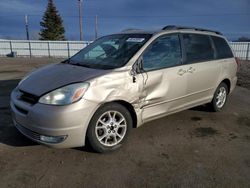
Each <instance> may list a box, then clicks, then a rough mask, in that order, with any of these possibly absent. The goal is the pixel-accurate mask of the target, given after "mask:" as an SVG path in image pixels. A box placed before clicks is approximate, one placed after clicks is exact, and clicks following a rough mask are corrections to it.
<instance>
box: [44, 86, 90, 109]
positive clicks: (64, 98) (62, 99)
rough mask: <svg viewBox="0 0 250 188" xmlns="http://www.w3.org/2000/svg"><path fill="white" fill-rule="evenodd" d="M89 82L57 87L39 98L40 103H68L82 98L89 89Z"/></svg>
mask: <svg viewBox="0 0 250 188" xmlns="http://www.w3.org/2000/svg"><path fill="white" fill-rule="evenodd" d="M88 87H89V83H76V84H71V85H67V86H65V87H62V88H59V89H56V90H54V91H52V92H50V93H48V94H46V95H44V96H42V97H41V98H40V99H39V103H42V104H52V105H66V104H71V103H74V102H76V101H78V100H80V99H81V98H82V96H83V95H84V93H85V92H86V91H87V89H88Z"/></svg>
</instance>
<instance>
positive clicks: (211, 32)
mask: <svg viewBox="0 0 250 188" xmlns="http://www.w3.org/2000/svg"><path fill="white" fill-rule="evenodd" d="M170 32H171V33H172V32H181V33H196V34H206V35H214V36H219V37H223V35H222V33H220V32H218V31H214V30H209V29H203V28H196V27H184V26H174V25H170V26H165V27H163V29H161V30H154V31H145V30H141V29H127V30H123V31H122V32H121V33H120V34H151V35H156V34H161V33H170ZM223 38H224V37H223Z"/></svg>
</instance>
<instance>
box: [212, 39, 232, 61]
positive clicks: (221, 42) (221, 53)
mask: <svg viewBox="0 0 250 188" xmlns="http://www.w3.org/2000/svg"><path fill="white" fill-rule="evenodd" d="M212 39H213V41H214V45H215V48H216V51H217V58H218V59H224V58H231V57H233V53H232V51H231V49H230V47H229V46H228V44H227V42H226V41H225V39H223V38H220V37H215V36H212Z"/></svg>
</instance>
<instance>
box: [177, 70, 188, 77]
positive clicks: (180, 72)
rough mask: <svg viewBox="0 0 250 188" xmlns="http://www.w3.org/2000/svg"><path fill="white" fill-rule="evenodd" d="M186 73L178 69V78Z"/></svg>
mask: <svg viewBox="0 0 250 188" xmlns="http://www.w3.org/2000/svg"><path fill="white" fill-rule="evenodd" d="M186 72H187V71H186V70H183V69H179V71H178V73H177V74H179V75H180V76H182V75H183V74H185V73H186Z"/></svg>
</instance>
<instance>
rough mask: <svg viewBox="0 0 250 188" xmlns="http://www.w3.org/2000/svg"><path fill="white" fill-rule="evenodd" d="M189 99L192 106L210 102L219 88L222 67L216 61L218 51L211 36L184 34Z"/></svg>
mask: <svg viewBox="0 0 250 188" xmlns="http://www.w3.org/2000/svg"><path fill="white" fill-rule="evenodd" d="M182 43H183V46H184V49H185V71H186V73H185V74H186V76H187V95H188V97H187V99H188V100H189V104H190V105H191V106H193V105H195V104H200V103H202V102H208V101H209V100H210V99H211V97H212V96H213V92H214V88H215V87H217V82H218V78H219V76H220V72H221V66H220V64H219V63H218V61H217V60H216V59H215V57H216V51H215V48H214V45H213V43H212V39H211V37H210V36H209V35H205V34H204V35H203V34H193V33H184V34H182Z"/></svg>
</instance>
